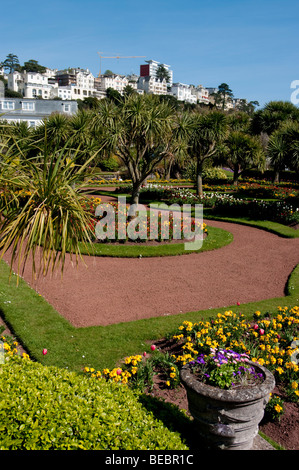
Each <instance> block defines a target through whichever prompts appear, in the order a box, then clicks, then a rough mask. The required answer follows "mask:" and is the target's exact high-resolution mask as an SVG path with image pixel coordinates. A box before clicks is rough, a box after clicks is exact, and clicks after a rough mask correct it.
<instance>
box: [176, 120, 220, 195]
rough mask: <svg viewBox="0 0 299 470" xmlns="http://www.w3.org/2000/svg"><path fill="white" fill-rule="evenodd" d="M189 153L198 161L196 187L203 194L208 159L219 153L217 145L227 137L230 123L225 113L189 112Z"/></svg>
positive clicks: (187, 136)
mask: <svg viewBox="0 0 299 470" xmlns="http://www.w3.org/2000/svg"><path fill="white" fill-rule="evenodd" d="M185 130H186V139H187V153H188V155H189V157H190V158H191V159H192V160H194V161H195V162H196V167H197V168H196V188H197V194H198V195H199V196H202V195H203V189H202V172H203V167H204V164H205V162H206V161H207V160H212V159H213V158H214V157H215V156H216V153H217V146H218V145H219V144H220V143H221V142H222V141H223V140H224V139H225V137H226V135H227V131H228V125H227V120H226V117H225V115H224V114H223V113H222V112H220V111H210V112H208V113H203V114H200V113H198V112H194V113H192V112H191V113H189V114H188V115H187V117H186V120H185Z"/></svg>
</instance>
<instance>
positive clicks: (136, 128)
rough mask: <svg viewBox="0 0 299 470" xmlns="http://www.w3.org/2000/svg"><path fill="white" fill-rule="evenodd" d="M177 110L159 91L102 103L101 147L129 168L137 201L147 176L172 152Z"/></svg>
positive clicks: (100, 118)
mask: <svg viewBox="0 0 299 470" xmlns="http://www.w3.org/2000/svg"><path fill="white" fill-rule="evenodd" d="M174 120H175V113H174V110H173V108H172V107H171V106H169V105H168V104H167V103H165V102H161V101H160V100H159V99H158V97H156V96H155V95H144V96H143V95H131V96H128V97H126V98H125V100H124V102H123V103H121V104H120V105H118V106H116V105H115V104H114V103H113V102H108V101H104V100H103V102H102V103H101V104H100V110H99V114H98V116H97V118H96V125H97V126H98V128H99V129H100V131H99V133H98V135H99V138H100V139H101V141H102V144H101V147H102V146H103V147H105V150H106V151H107V152H108V153H109V152H110V153H111V154H112V153H113V154H115V155H116V156H117V157H118V158H119V159H120V160H121V162H122V163H123V164H124V165H125V167H126V168H127V169H128V172H129V174H130V177H131V179H132V184H133V189H132V199H131V202H132V203H133V204H138V201H139V192H140V188H141V186H142V184H143V183H144V181H145V180H146V178H147V177H148V176H149V175H150V174H151V173H152V172H153V171H154V169H155V168H156V166H157V165H158V164H159V163H160V162H161V161H162V160H163V159H164V158H165V157H166V156H167V155H168V154H169V151H170V149H171V146H172V144H173V143H172V139H171V138H172V129H173V126H174Z"/></svg>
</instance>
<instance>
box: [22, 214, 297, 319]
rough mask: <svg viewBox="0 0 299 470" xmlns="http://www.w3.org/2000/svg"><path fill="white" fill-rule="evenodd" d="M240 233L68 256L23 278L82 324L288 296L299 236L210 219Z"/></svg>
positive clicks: (64, 313)
mask: <svg viewBox="0 0 299 470" xmlns="http://www.w3.org/2000/svg"><path fill="white" fill-rule="evenodd" d="M207 223H208V225H210V226H213V227H220V228H223V229H225V230H228V231H230V232H231V233H232V234H233V236H234V240H233V242H232V243H231V244H230V245H227V246H225V247H223V248H220V249H219V250H215V251H209V252H203V253H198V254H186V255H182V256H171V257H161V258H141V259H125V258H100V257H89V256H84V260H85V263H86V266H85V265H84V264H83V263H82V262H79V266H78V267H75V266H73V265H72V263H71V261H70V259H69V258H67V261H66V265H65V271H64V275H63V279H62V280H61V276H60V272H57V274H54V275H53V276H48V277H46V278H40V279H39V280H38V281H35V282H32V278H31V271H30V268H29V267H28V269H27V270H26V271H25V273H24V279H25V280H26V281H27V282H28V284H30V285H31V286H32V287H33V288H35V289H36V290H37V291H38V292H39V293H40V294H41V295H42V296H43V297H44V298H45V299H46V300H47V301H48V302H49V303H50V304H52V305H53V307H54V308H55V309H56V310H57V311H58V312H59V313H60V314H61V315H62V316H63V317H65V318H66V319H67V320H68V321H69V322H70V323H71V324H72V325H74V326H75V327H86V326H95V325H108V324H114V323H119V322H128V321H134V320H139V319H143V318H150V317H158V316H164V315H174V314H178V313H182V312H183V313H187V312H191V311H197V310H203V309H209V308H217V307H225V306H230V305H234V304H236V303H237V302H241V303H245V302H252V301H258V300H264V299H270V298H273V297H282V296H284V289H285V285H286V282H287V279H288V277H289V275H290V273H291V272H292V270H293V269H294V268H295V266H296V265H297V264H298V263H299V238H297V239H285V238H281V237H278V236H277V235H274V234H271V233H268V232H266V231H263V230H260V229H256V228H252V227H247V226H243V225H237V224H231V223H225V222H218V221H210V220H209V221H207Z"/></svg>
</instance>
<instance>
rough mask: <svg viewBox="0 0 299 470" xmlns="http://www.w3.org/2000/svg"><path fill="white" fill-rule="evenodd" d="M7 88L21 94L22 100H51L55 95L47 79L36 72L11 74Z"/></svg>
mask: <svg viewBox="0 0 299 470" xmlns="http://www.w3.org/2000/svg"><path fill="white" fill-rule="evenodd" d="M7 88H8V89H10V90H13V91H16V92H18V93H21V94H22V95H23V96H24V98H43V99H45V100H47V99H52V98H53V97H54V96H55V95H57V93H55V91H54V88H55V87H54V86H53V84H50V83H49V82H48V77H47V76H46V75H44V74H42V73H38V72H27V71H24V72H13V73H10V74H9V75H8V81H7Z"/></svg>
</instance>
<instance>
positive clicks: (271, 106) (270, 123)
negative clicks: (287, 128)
mask: <svg viewBox="0 0 299 470" xmlns="http://www.w3.org/2000/svg"><path fill="white" fill-rule="evenodd" d="M289 120H292V121H296V120H299V108H297V107H296V106H295V105H294V104H292V103H290V102H289V101H270V102H269V103H267V104H266V105H265V106H264V107H263V108H262V109H260V110H258V111H256V112H255V113H254V115H253V117H252V124H251V129H252V132H253V133H255V134H261V133H265V134H267V135H268V136H270V135H271V134H272V133H273V132H274V131H276V130H277V129H278V128H279V126H280V125H281V124H283V123H284V122H286V121H289Z"/></svg>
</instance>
